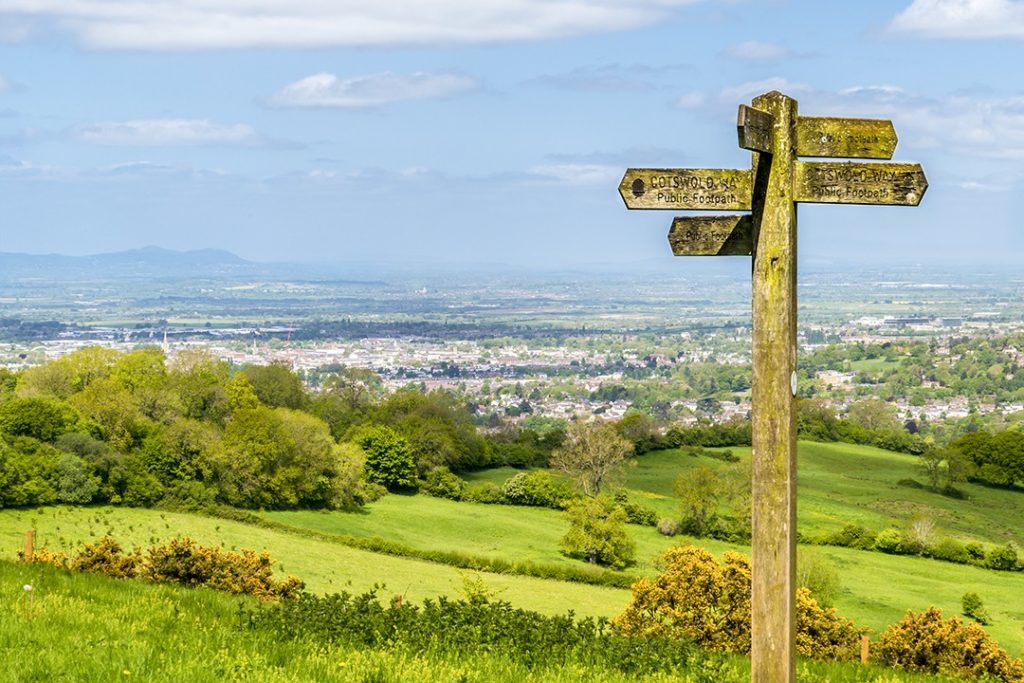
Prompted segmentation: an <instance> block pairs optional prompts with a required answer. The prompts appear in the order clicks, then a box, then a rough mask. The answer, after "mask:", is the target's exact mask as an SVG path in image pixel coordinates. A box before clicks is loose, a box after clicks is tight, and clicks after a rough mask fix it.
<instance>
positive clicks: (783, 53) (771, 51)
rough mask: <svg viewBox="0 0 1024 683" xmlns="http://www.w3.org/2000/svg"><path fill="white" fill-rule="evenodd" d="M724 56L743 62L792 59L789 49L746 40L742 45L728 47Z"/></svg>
mask: <svg viewBox="0 0 1024 683" xmlns="http://www.w3.org/2000/svg"><path fill="white" fill-rule="evenodd" d="M725 55H726V56H727V57H732V58H733V59H740V60H743V61H752V62H767V61H772V60H776V59H785V58H787V57H792V56H793V52H792V51H791V50H790V49H789V48H787V47H783V46H782V45H777V44H775V43H763V42H761V41H759V40H748V41H746V42H744V43H737V44H736V45H730V46H729V47H727V48H726V49H725Z"/></svg>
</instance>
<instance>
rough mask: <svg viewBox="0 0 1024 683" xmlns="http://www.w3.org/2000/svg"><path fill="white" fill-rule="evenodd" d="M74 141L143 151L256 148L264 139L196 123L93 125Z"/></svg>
mask: <svg viewBox="0 0 1024 683" xmlns="http://www.w3.org/2000/svg"><path fill="white" fill-rule="evenodd" d="M72 137H74V138H75V139H77V140H80V141H82V142H87V143H91V144H96V145H128V146H139V147H166V146H180V145H196V146H201V145H254V144H258V143H259V142H260V137H259V135H257V133H256V130H255V129H254V128H252V126H248V125H245V124H234V125H221V124H217V123H211V122H210V121H206V120H195V119H147V120H136V121H116V122H114V121H112V122H103V123H91V124H86V125H82V126H78V127H77V128H75V129H74V130H73V132H72Z"/></svg>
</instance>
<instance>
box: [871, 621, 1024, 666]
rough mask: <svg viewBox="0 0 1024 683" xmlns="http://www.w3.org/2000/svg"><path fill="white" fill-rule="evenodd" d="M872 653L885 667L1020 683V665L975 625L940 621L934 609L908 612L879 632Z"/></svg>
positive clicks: (1023, 663) (1021, 663) (1019, 661)
mask: <svg viewBox="0 0 1024 683" xmlns="http://www.w3.org/2000/svg"><path fill="white" fill-rule="evenodd" d="M876 651H877V653H878V656H879V658H880V659H881V660H882V661H883V662H885V663H886V664H888V665H889V666H892V667H896V668H899V669H905V670H907V671H923V672H928V673H940V674H947V675H950V676H957V677H961V678H982V677H986V676H987V677H989V678H995V679H996V680H1000V681H1005V683H1021V682H1024V662H1022V661H1021V660H1019V659H1013V658H1012V657H1010V655H1009V654H1008V653H1007V652H1006V650H1003V649H1002V648H1000V647H999V644H998V643H997V642H996V641H994V640H992V638H991V637H989V635H988V633H986V632H985V629H984V628H982V627H981V626H980V625H979V624H965V623H964V622H963V621H962V620H961V619H960V618H959V617H950V618H949V619H945V620H943V618H942V610H940V609H938V608H936V607H929V608H928V609H927V610H925V611H924V612H918V613H915V612H913V611H908V612H907V614H906V616H904V617H903V618H902V619H901V620H900V621H899V622H897V623H895V624H893V625H892V626H890V627H889V628H887V629H886V630H885V631H884V632H883V633H882V635H881V637H880V639H879V642H878V649H877V650H876Z"/></svg>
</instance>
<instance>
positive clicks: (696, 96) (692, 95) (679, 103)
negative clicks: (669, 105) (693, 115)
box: [675, 91, 707, 109]
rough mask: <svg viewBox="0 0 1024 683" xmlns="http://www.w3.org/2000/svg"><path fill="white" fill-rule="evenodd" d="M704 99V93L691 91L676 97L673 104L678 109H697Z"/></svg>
mask: <svg viewBox="0 0 1024 683" xmlns="http://www.w3.org/2000/svg"><path fill="white" fill-rule="evenodd" d="M706 101H707V96H706V95H705V94H704V93H702V92H699V91H693V92H688V93H686V94H684V95H680V96H679V97H678V98H676V101H675V105H676V107H678V108H679V109H699V108H700V107H702V106H704V103H705V102H706Z"/></svg>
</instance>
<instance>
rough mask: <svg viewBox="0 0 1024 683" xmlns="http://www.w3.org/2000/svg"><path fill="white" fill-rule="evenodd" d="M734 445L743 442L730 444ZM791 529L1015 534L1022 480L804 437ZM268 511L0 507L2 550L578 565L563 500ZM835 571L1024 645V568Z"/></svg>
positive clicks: (646, 537) (539, 587)
mask: <svg viewBox="0 0 1024 683" xmlns="http://www.w3.org/2000/svg"><path fill="white" fill-rule="evenodd" d="M732 450H733V451H734V452H736V453H737V454H739V455H740V456H741V457H743V458H749V449H742V448H734V449H732ZM799 457H800V463H799V476H800V492H799V528H800V530H801V531H802V532H803V533H805V534H817V533H824V532H827V531H831V530H834V529H838V528H840V527H841V526H842V525H843V524H846V523H849V522H854V523H860V524H863V525H865V526H868V527H871V528H874V529H881V528H884V527H885V526H887V525H889V524H901V523H903V522H904V521H905V520H906V519H907V518H909V517H910V516H911V515H912V514H915V513H925V514H928V515H931V516H933V517H934V518H935V519H936V521H937V522H938V526H939V531H940V532H941V533H945V534H950V535H954V536H957V537H959V538H962V539H964V540H968V539H981V540H984V541H987V542H990V543H1005V542H1006V541H1007V540H1014V539H1016V542H1017V543H1018V544H1019V543H1020V539H1021V538H1022V537H1024V533H1022V532H1024V528H1022V527H1024V522H1022V520H1024V510H1022V508H1021V505H1022V504H1024V495H1022V494H1021V493H1020V492H1012V491H1005V490H999V489H987V488H984V487H979V486H974V485H964V489H965V490H966V491H968V493H969V494H970V496H971V499H970V500H968V501H958V500H952V499H949V498H945V497H942V496H939V495H937V494H934V493H930V492H928V491H922V490H916V489H910V488H905V487H898V486H896V485H895V482H896V481H897V480H899V479H901V478H904V477H909V476H914V475H915V474H916V469H915V467H916V460H915V459H914V458H913V457H912V456H905V455H899V454H894V453H889V452H886V451H881V450H879V449H874V448H868V447H861V446H850V445H845V444H816V443H806V442H804V443H801V444H800V456H799ZM697 464H706V465H708V466H710V467H715V468H719V467H725V466H727V465H726V464H725V463H721V462H720V461H717V460H714V459H711V458H706V457H700V458H694V457H691V456H688V455H683V454H680V453H679V452H678V451H664V452H659V453H651V454H647V455H644V456H641V457H640V458H638V465H637V466H636V467H634V468H631V469H630V470H629V472H628V474H627V485H628V486H629V487H630V490H631V492H632V495H633V497H634V498H635V499H638V500H643V501H644V502H645V504H648V505H650V506H651V507H655V508H656V509H658V510H659V511H660V512H661V511H663V512H664V514H673V513H674V512H675V503H674V501H673V500H672V498H671V482H672V481H674V479H675V477H676V476H678V474H679V472H681V471H683V470H685V469H686V468H689V467H693V466H695V465H697ZM516 471H517V470H512V469H511V468H507V469H504V470H492V471H489V472H483V473H475V474H473V475H472V476H471V477H468V478H469V479H472V480H475V481H481V480H490V481H494V482H500V481H504V479H506V478H507V477H508V476H510V475H511V474H513V473H515V472H516ZM266 517H267V518H268V519H270V520H272V521H273V522H275V523H278V524H284V525H288V526H289V527H291V528H293V531H291V532H290V531H289V530H288V529H273V528H270V529H268V528H260V527H256V526H253V525H248V524H245V523H241V522H233V521H226V520H221V519H214V518H209V517H202V516H196V515H187V514H179V513H170V512H159V511H152V510H139V509H127V508H110V507H107V508H67V507H54V508H42V509H39V510H2V511H0V557H8V558H11V557H13V556H14V553H15V552H16V551H17V550H18V549H20V548H21V545H22V543H23V534H24V531H25V529H27V528H29V527H34V528H36V529H37V530H38V533H39V536H38V539H39V540H38V543H39V544H40V545H43V544H45V545H49V546H51V547H54V548H61V547H71V546H77V545H78V544H80V543H81V542H83V541H88V540H96V539H98V538H100V537H101V536H103V535H106V534H110V535H113V536H115V537H117V538H119V539H121V540H122V541H123V542H124V543H125V544H126V545H129V546H131V545H149V544H151V543H154V542H158V541H163V540H166V539H167V538H170V537H172V536H174V535H176V534H186V533H187V534H188V535H189V536H191V537H193V538H194V539H196V540H197V541H199V542H201V543H205V544H218V545H223V546H224V547H226V548H228V549H232V548H243V547H249V548H254V549H257V550H259V549H263V548H266V549H267V550H269V551H270V552H271V553H272V554H273V556H274V558H275V559H277V560H279V561H280V562H281V563H282V565H283V569H284V570H285V571H287V572H288V573H292V574H295V575H297V576H299V577H300V578H302V579H304V580H305V581H306V582H307V584H308V587H309V589H310V590H312V591H314V592H333V591H338V590H343V589H345V590H350V591H356V592H361V591H364V590H368V589H369V588H371V587H372V586H373V585H374V584H375V583H385V584H386V585H387V590H386V593H391V592H397V593H403V594H405V595H406V596H407V598H408V599H411V600H420V599H422V598H424V597H431V596H437V595H443V594H446V595H456V594H458V592H459V590H460V589H461V587H462V581H463V577H464V576H466V575H467V572H465V571H460V570H458V569H456V568H454V567H450V566H446V565H443V564H437V563H433V562H426V561H421V560H414V559H408V558H402V557H393V556H387V555H381V554H376V553H372V552H367V551H364V550H358V549H355V548H351V547H347V546H346V545H345V544H344V543H340V542H337V541H335V540H332V539H331V537H330V536H331V535H339V534H341V535H349V536H355V537H364V538H370V537H377V538H383V539H386V540H389V541H393V542H396V543H401V544H403V545H406V546H409V547H412V548H416V549H418V550H423V551H436V550H445V551H453V550H454V551H459V552H461V553H464V554H466V555H469V556H477V557H486V558H495V559H504V560H508V561H520V562H521V561H529V562H533V563H536V564H538V565H551V566H563V567H567V566H574V565H576V566H580V567H583V566H584V565H583V564H582V563H576V562H575V561H573V560H569V559H567V558H565V557H563V556H562V555H561V554H560V553H559V552H558V540H559V539H560V538H561V535H562V534H563V533H564V529H565V521H564V520H563V518H562V516H561V514H560V513H558V512H557V511H553V510H545V509H539V508H524V507H512V506H500V505H478V504H469V503H455V502H452V501H447V500H440V499H434V498H430V497H427V496H423V495H419V496H396V495H391V496H387V497H385V498H383V499H381V500H380V501H378V502H376V503H374V504H372V505H370V506H367V508H366V509H365V510H364V511H362V512H357V513H344V512H329V513H328V512H311V511H295V512H273V513H266ZM630 533H631V534H632V536H633V537H634V539H635V541H636V543H637V548H638V562H637V565H636V566H635V567H632V568H630V569H629V572H630V573H632V574H638V573H646V574H652V573H653V572H654V571H655V565H654V563H653V558H654V557H655V556H656V555H657V554H659V553H660V552H662V551H663V550H664V549H665V548H667V547H669V546H670V545H671V544H673V543H683V542H688V541H692V542H695V543H698V544H700V545H702V546H705V547H707V548H708V549H709V550H711V551H712V552H714V553H717V554H720V553H722V552H724V551H725V550H729V549H732V550H736V551H738V552H741V553H743V554H746V555H749V548H746V547H742V546H737V545H733V544H728V543H723V542H718V541H712V540H706V539H701V540H695V541H694V540H693V539H686V538H685V537H677V538H675V539H669V538H665V537H662V536H660V535H659V534H657V532H656V531H654V530H653V529H651V528H647V527H638V526H631V527H630ZM812 551H813V552H816V553H817V554H819V555H821V556H824V557H826V558H828V559H829V560H830V561H831V562H832V563H833V564H834V565H835V566H836V567H837V569H838V570H839V573H840V577H841V581H842V591H841V593H840V594H839V595H838V596H837V598H836V601H835V602H836V607H837V608H838V609H839V611H840V612H841V613H842V614H844V615H846V616H848V617H850V618H852V619H854V620H855V621H856V622H857V623H859V624H862V625H865V626H867V627H869V628H871V629H872V630H873V631H874V632H875V633H878V632H880V631H881V630H882V629H884V628H885V627H886V626H887V625H888V624H891V623H893V622H895V621H897V620H898V619H899V618H900V617H901V616H902V615H903V614H904V613H905V612H906V610H907V609H914V610H922V609H925V608H926V607H928V606H930V605H935V606H938V607H940V608H941V609H943V611H944V612H945V613H946V614H957V613H959V611H960V598H961V596H962V595H963V594H964V593H965V592H967V591H973V592H977V593H978V594H979V595H980V596H981V598H982V599H983V601H984V602H985V605H986V607H987V608H988V610H989V611H990V612H991V613H992V616H993V624H992V625H991V626H990V627H989V631H990V632H991V633H992V634H993V636H994V637H995V638H996V639H997V640H999V641H1000V643H1001V644H1002V645H1003V646H1004V647H1006V648H1007V649H1008V650H1009V651H1010V652H1011V653H1014V654H1016V655H1021V654H1024V606H1022V605H1024V603H1022V602H1021V598H1020V596H1021V595H1024V573H1003V572H993V571H989V570H983V569H979V568H976V567H969V566H962V565H953V564H949V563H945V562H940V561H936V560H927V559H920V558H909V557H895V556H890V555H884V554H882V553H875V552H866V551H857V550H850V549H845V548H829V547H816V548H813V549H812ZM482 576H483V580H484V582H485V584H486V585H487V587H488V588H490V589H491V590H493V591H495V592H496V593H497V594H498V596H499V597H500V598H501V599H505V600H508V601H509V602H511V603H513V604H514V605H516V606H519V607H523V608H526V609H534V610H537V611H539V612H543V613H546V614H557V613H563V612H565V611H567V610H569V609H573V610H575V611H576V613H577V614H581V615H594V616H613V615H615V614H617V613H618V612H619V611H621V610H622V608H623V607H624V606H625V604H626V602H627V601H628V599H629V595H628V591H625V590H622V589H613V588H602V587H597V586H590V585H584V584H578V583H575V584H574V583H564V582H559V581H552V580H544V579H537V578H530V577H522V576H509V575H499V574H484V575H482Z"/></svg>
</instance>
